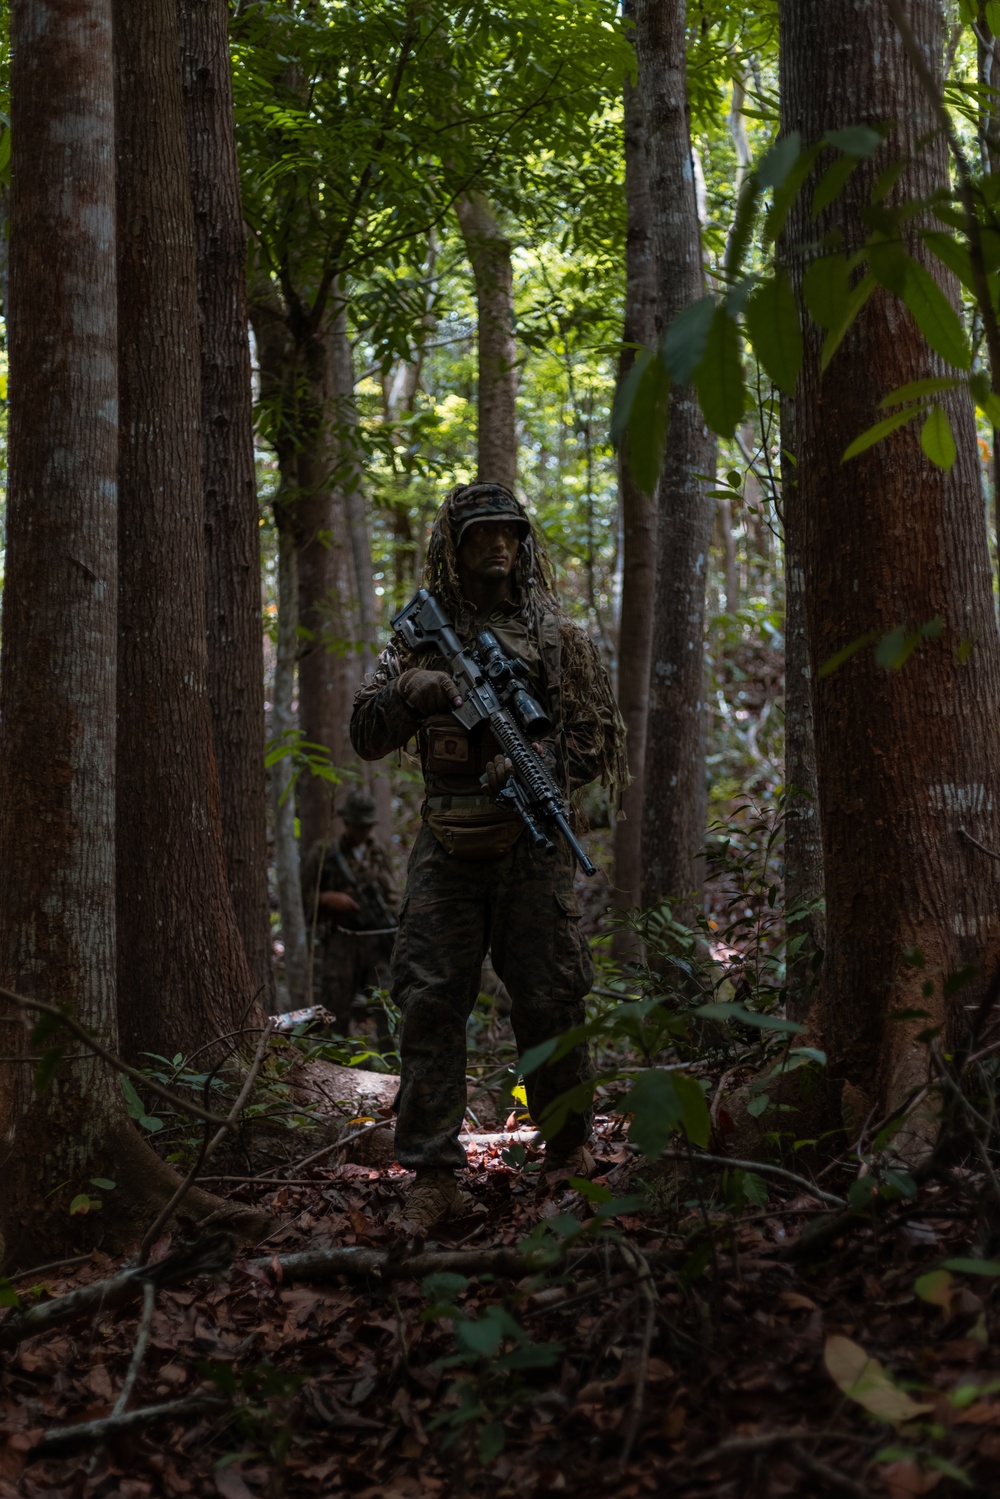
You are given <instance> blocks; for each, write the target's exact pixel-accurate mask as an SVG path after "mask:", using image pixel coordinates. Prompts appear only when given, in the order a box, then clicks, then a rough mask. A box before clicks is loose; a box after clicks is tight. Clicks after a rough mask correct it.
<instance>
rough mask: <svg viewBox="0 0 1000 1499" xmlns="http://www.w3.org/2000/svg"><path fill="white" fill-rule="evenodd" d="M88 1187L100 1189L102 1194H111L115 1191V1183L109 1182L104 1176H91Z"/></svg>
mask: <svg viewBox="0 0 1000 1499" xmlns="http://www.w3.org/2000/svg"><path fill="white" fill-rule="evenodd" d="M90 1185H91V1186H92V1187H100V1189H101V1191H102V1192H113V1191H114V1190H115V1183H114V1182H113V1181H109V1180H108V1178H107V1177H106V1176H92V1177H91V1178H90Z"/></svg>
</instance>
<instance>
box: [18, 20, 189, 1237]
mask: <svg viewBox="0 0 1000 1499" xmlns="http://www.w3.org/2000/svg"><path fill="white" fill-rule="evenodd" d="M111 19H112V18H111V0H78V3H76V4H75V5H73V6H72V7H69V8H67V7H64V8H62V9H53V8H52V7H50V6H45V5H42V4H38V3H35V0H20V3H18V4H15V5H14V6H13V7H12V12H11V23H12V24H11V44H12V57H11V109H12V117H13V134H12V143H13V160H12V204H13V212H12V223H11V279H10V308H9V319H10V320H9V324H8V328H9V338H10V344H9V349H10V374H11V407H10V429H9V431H10V485H9V491H8V506H7V556H6V578H5V583H4V595H3V636H2V639H3V646H2V655H0V724H2V726H3V728H2V734H0V805H2V806H3V807H4V808H5V809H6V815H5V816H3V817H2V818H0V984H2V985H3V986H4V987H9V988H10V989H12V990H14V992H16V993H21V994H23V995H25V996H26V997H27V998H29V999H41V1000H43V1001H46V1002H49V1003H55V1004H59V1005H65V1006H66V1007H67V1008H68V1009H70V1010H72V1011H73V1012H74V1014H75V1016H76V1018H77V1019H78V1020H79V1021H80V1022H82V1023H83V1024H84V1025H85V1026H86V1027H87V1028H88V1030H93V1031H94V1032H96V1033H98V1034H100V1036H101V1037H102V1039H103V1040H104V1041H105V1043H108V1044H110V1045H111V1046H112V1047H114V1046H116V1044H117V1015H116V982H115V946H116V912H115V789H116V788H115V691H116V671H117V638H116V609H117V598H118V577H117V552H118V534H117V528H118V516H117V510H118V494H117V468H118V372H117V318H118V309H117V299H116V266H115V254H114V251H115V175H114V105H113V100H114V71H113V60H112V42H111V31H112V28H111ZM0 1018H2V1020H3V1022H4V1024H3V1050H4V1053H5V1056H4V1057H3V1058H2V1059H0V1065H2V1066H3V1068H4V1071H3V1074H2V1079H3V1082H2V1087H0V1140H2V1142H3V1144H2V1148H0V1178H2V1180H3V1191H2V1192H0V1263H2V1264H4V1265H7V1264H10V1265H16V1264H18V1263H22V1264H23V1263H25V1261H27V1262H28V1263H30V1262H31V1260H32V1259H33V1258H37V1256H39V1255H42V1256H44V1255H45V1254H48V1255H49V1256H51V1255H52V1254H57V1255H58V1254H61V1253H64V1252H72V1249H71V1246H73V1245H76V1246H77V1247H81V1246H89V1245H92V1244H93V1243H94V1240H95V1238H96V1237H97V1234H96V1233H95V1230H94V1224H95V1221H96V1222H98V1223H99V1224H100V1226H101V1233H100V1237H101V1240H102V1242H103V1244H104V1246H105V1247H114V1246H116V1245H122V1246H124V1245H125V1244H127V1243H128V1242H130V1240H131V1239H132V1238H133V1236H135V1231H136V1228H137V1227H139V1229H140V1231H141V1227H144V1226H145V1222H146V1221H148V1220H147V1219H145V1218H144V1214H145V1213H146V1212H147V1211H150V1210H154V1209H155V1207H157V1206H159V1204H160V1203H161V1202H162V1201H163V1200H164V1197H165V1195H166V1194H168V1193H171V1192H172V1191H173V1189H174V1188H175V1187H176V1185H177V1179H176V1177H175V1176H174V1174H173V1172H172V1171H171V1170H170V1168H169V1167H168V1166H165V1165H164V1164H163V1163H162V1162H161V1161H160V1160H159V1159H158V1158H157V1156H156V1155H154V1153H153V1151H152V1150H151V1149H150V1148H149V1146H148V1145H146V1144H145V1142H144V1141H142V1140H141V1139H140V1138H139V1136H138V1135H137V1134H136V1132H135V1131H134V1130H133V1128H132V1127H131V1125H130V1123H129V1121H128V1119H127V1117H126V1114H125V1108H124V1101H123V1096H122V1092H121V1089H120V1088H119V1086H118V1080H117V1078H116V1077H115V1075H114V1072H113V1071H111V1069H110V1068H109V1067H108V1066H106V1065H105V1064H104V1063H103V1062H101V1061H99V1060H97V1059H96V1058H87V1057H86V1056H85V1057H84V1058H83V1059H76V1058H73V1059H66V1060H63V1061H62V1062H61V1063H60V1064H59V1066H58V1068H57V1071H56V1073H55V1076H54V1077H53V1079H52V1081H51V1082H50V1084H49V1087H48V1089H47V1090H46V1091H45V1092H39V1091H37V1090H36V1088H35V1085H34V1072H35V1069H34V1067H33V1066H32V1065H31V1063H30V1061H29V1057H30V1056H32V1055H37V1054H39V1053H44V1052H45V1051H47V1050H48V1049H49V1048H48V1046H47V1045H46V1043H44V1042H39V1043H35V1044H34V1045H32V1043H31V1039H30V1037H31V1032H32V1030H33V1029H34V1027H33V1025H32V1024H31V1023H30V1022H28V1021H27V1017H26V1015H25V1012H24V1011H22V1010H21V1009H19V1008H17V1007H13V1008H8V1007H7V1006H6V1005H5V1006H3V1014H2V1016H0ZM54 1039H55V1038H53V1040H54ZM72 1050H73V1051H74V1052H76V1051H78V1050H79V1048H78V1047H76V1046H74V1047H73V1048H72ZM95 1173H100V1174H102V1175H104V1176H108V1175H110V1176H111V1177H112V1178H113V1180H114V1181H115V1183H116V1186H115V1189H114V1190H113V1191H110V1192H104V1191H102V1192H101V1194H100V1195H101V1197H102V1199H103V1210H102V1212H101V1214H100V1215H99V1217H98V1218H97V1219H96V1220H95V1218H94V1215H93V1214H84V1213H79V1212H77V1213H74V1214H72V1215H71V1214H70V1212H69V1208H70V1204H71V1202H72V1200H73V1198H75V1197H76V1196H78V1195H80V1194H84V1193H85V1194H86V1195H88V1196H90V1195H91V1194H93V1193H94V1187H93V1185H92V1182H91V1180H90V1179H91V1177H92V1176H93V1175H94V1174H95ZM206 1201H209V1202H211V1203H212V1205H213V1206H217V1205H218V1204H217V1203H215V1202H214V1201H213V1200H212V1199H207V1198H206V1194H205V1193H202V1192H199V1193H198V1194H197V1197H196V1199H195V1201H194V1202H193V1203H191V1204H189V1206H190V1207H193V1209H194V1211H195V1212H196V1214H197V1213H199V1212H204V1210H205V1208H204V1204H205V1202H206Z"/></svg>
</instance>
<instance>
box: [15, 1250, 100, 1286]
mask: <svg viewBox="0 0 1000 1499" xmlns="http://www.w3.org/2000/svg"><path fill="white" fill-rule="evenodd" d="M92 1258H93V1256H92V1255H89V1254H74V1255H73V1257H72V1258H71V1259H68V1260H49V1262H48V1264H46V1265H35V1267H34V1269H32V1270H18V1271H16V1272H15V1274H13V1275H11V1276H10V1279H11V1280H30V1279H31V1277H32V1276H33V1275H44V1274H45V1272H46V1271H47V1270H62V1269H63V1268H64V1267H65V1266H67V1265H82V1264H84V1263H85V1262H87V1261H89V1260H90V1259H92Z"/></svg>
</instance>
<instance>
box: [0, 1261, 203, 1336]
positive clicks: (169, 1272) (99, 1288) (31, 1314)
mask: <svg viewBox="0 0 1000 1499" xmlns="http://www.w3.org/2000/svg"><path fill="white" fill-rule="evenodd" d="M232 1253H233V1240H232V1237H231V1235H229V1234H226V1233H216V1234H212V1235H211V1236H210V1237H208V1238H205V1239H201V1240H199V1241H197V1242H196V1243H194V1244H185V1245H183V1246H182V1247H181V1248H180V1249H178V1250H176V1251H175V1252H174V1253H173V1254H169V1255H167V1256H166V1257H165V1258H164V1259H162V1260H157V1261H155V1263H154V1264H152V1265H134V1266H132V1268H131V1269H129V1270H123V1271H121V1273H120V1274H118V1275H113V1276H111V1277H110V1278H109V1279H108V1280H99V1281H95V1282H94V1283H93V1284H92V1285H89V1286H80V1287H79V1289H77V1290H75V1291H68V1292H67V1293H66V1295H65V1296H59V1297H57V1298H56V1299H55V1300H53V1301H43V1302H42V1303H41V1305H40V1306H33V1307H29V1308H27V1310H25V1311H20V1310H15V1311H12V1312H11V1313H10V1314H9V1315H8V1316H7V1317H5V1318H4V1320H3V1321H2V1322H0V1348H13V1347H15V1346H16V1345H17V1344H18V1343H20V1342H21V1341H22V1340H23V1339H24V1338H33V1337H36V1336H37V1335H38V1334H39V1333H44V1332H48V1331H49V1329H50V1328H51V1327H58V1326H59V1325H60V1324H61V1323H63V1322H74V1321H76V1319H77V1318H78V1317H89V1316H91V1315H92V1314H93V1313H94V1312H102V1311H113V1310H115V1309H116V1308H118V1307H120V1306H127V1305H128V1304H129V1302H130V1301H135V1300H136V1299H137V1298H138V1297H139V1296H140V1295H141V1294H142V1292H143V1287H144V1286H145V1285H146V1284H147V1283H148V1282H150V1281H151V1282H152V1283H153V1285H155V1286H169V1285H173V1284H174V1283H175V1282H176V1281H180V1280H190V1279H191V1277H192V1276H194V1275H204V1274H206V1273H207V1272H208V1271H210V1270H216V1269H219V1268H220V1267H221V1266H222V1265H228V1264H229V1263H230V1262H231V1259H232Z"/></svg>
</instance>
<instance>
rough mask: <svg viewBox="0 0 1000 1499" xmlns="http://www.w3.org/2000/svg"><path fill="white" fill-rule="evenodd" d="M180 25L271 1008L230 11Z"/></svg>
mask: <svg viewBox="0 0 1000 1499" xmlns="http://www.w3.org/2000/svg"><path fill="white" fill-rule="evenodd" d="M179 15H180V24H181V45H182V52H181V66H182V75H183V85H184V103H185V118H186V122H187V140H188V155H189V158H190V163H191V194H192V200H193V204H194V224H195V235H196V250H197V276H198V310H199V316H200V331H201V437H202V485H203V491H204V505H205V576H206V584H207V599H206V622H207V626H208V695H209V701H210V703H211V707H212V724H213V728H214V739H215V756H216V762H217V764H218V768H219V794H220V804H221V810H222V831H223V837H224V840H225V851H226V867H227V869H228V872H229V893H230V896H231V897H232V902H233V909H234V911H235V913H236V921H237V924H238V926H239V929H240V935H241V936H242V938H243V946H244V948H245V949H246V954H247V959H248V961H249V964H250V972H251V976H252V979H253V981H254V982H255V983H256V984H257V986H258V987H259V989H260V991H261V993H262V994H263V995H264V996H265V998H267V999H270V998H271V994H272V989H273V980H272V977H271V937H270V919H269V902H268V894H267V825H266V816H265V789H264V753H263V751H264V677H263V670H262V660H261V622H260V542H259V534H260V533H259V525H258V515H257V485H256V476H255V473H254V455H253V409H252V408H253V402H252V396H251V390H250V349H249V343H248V339H247V298H246V235H245V232H244V228H243V216H242V210H241V206H240V182H239V172H238V169H237V165H236V144H235V140H234V136H233V88H232V73H231V69H230V62H229V27H228V21H229V13H228V7H227V5H226V0H181V3H180V5H179Z"/></svg>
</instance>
